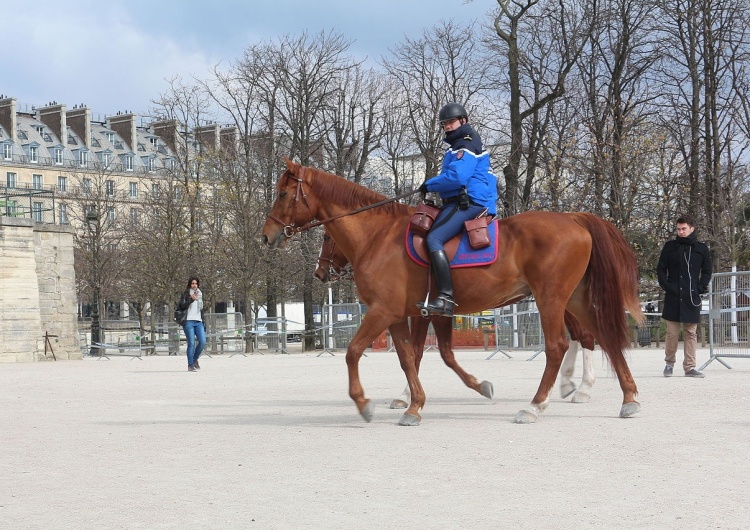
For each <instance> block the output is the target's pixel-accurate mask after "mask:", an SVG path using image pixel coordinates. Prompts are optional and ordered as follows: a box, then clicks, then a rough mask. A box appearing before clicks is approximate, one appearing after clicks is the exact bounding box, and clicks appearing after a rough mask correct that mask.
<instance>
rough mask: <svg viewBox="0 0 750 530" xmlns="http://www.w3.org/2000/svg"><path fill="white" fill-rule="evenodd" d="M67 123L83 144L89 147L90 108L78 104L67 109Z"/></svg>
mask: <svg viewBox="0 0 750 530" xmlns="http://www.w3.org/2000/svg"><path fill="white" fill-rule="evenodd" d="M66 116H67V120H68V125H69V126H70V128H71V129H73V132H74V133H76V134H77V135H78V137H79V138H80V139H81V140H83V145H85V146H86V147H87V148H88V149H91V110H89V109H88V108H86V107H84V106H80V107H78V108H75V109H73V110H69V111H68V112H67V114H66Z"/></svg>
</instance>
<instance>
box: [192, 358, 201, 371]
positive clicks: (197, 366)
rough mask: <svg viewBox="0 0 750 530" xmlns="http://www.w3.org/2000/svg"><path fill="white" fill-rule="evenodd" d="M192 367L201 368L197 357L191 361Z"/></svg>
mask: <svg viewBox="0 0 750 530" xmlns="http://www.w3.org/2000/svg"><path fill="white" fill-rule="evenodd" d="M193 368H195V369H196V370H200V369H201V365H200V364H198V359H196V360H195V361H194V362H193Z"/></svg>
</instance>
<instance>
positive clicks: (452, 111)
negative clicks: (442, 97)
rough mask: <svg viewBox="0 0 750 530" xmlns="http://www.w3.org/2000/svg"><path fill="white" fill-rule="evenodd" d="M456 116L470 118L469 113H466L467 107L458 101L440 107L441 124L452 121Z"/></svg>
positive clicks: (439, 117)
mask: <svg viewBox="0 0 750 530" xmlns="http://www.w3.org/2000/svg"><path fill="white" fill-rule="evenodd" d="M455 118H464V119H466V120H468V119H469V115H468V114H467V113H466V109H465V108H463V107H462V106H461V105H459V104H458V103H448V104H446V105H443V108H442V109H440V114H438V119H439V121H440V124H441V125H442V124H444V123H445V122H447V121H451V120H452V119H455Z"/></svg>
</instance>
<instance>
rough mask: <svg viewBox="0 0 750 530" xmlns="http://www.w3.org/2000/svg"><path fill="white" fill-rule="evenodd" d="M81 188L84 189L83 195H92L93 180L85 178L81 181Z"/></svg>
mask: <svg viewBox="0 0 750 530" xmlns="http://www.w3.org/2000/svg"><path fill="white" fill-rule="evenodd" d="M81 187H82V188H83V193H85V194H86V195H88V194H90V193H91V179H90V178H85V179H83V180H82V181H81Z"/></svg>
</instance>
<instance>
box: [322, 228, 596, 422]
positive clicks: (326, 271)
mask: <svg viewBox="0 0 750 530" xmlns="http://www.w3.org/2000/svg"><path fill="white" fill-rule="evenodd" d="M350 274H353V272H351V267H349V260H348V259H347V258H346V256H344V253H343V252H341V249H340V248H339V247H338V246H337V245H336V242H335V241H334V240H333V238H332V237H331V236H330V235H329V234H328V233H325V234H324V235H323V245H322V246H321V247H320V255H319V256H318V266H317V268H316V269H315V272H314V273H313V276H315V277H316V278H317V279H318V280H320V281H321V282H323V283H328V282H334V281H337V280H339V279H341V278H344V277H346V276H349V275H350ZM430 322H432V328H433V330H434V331H435V336H436V338H437V342H438V350H439V351H440V357H441V358H442V359H443V362H445V364H446V365H447V366H448V367H450V368H451V369H453V371H454V372H456V374H457V375H458V377H459V378H460V379H461V381H463V382H464V384H465V385H466V386H468V387H469V388H471V389H473V390H475V391H477V392H479V393H480V394H482V395H483V396H484V397H486V398H489V399H492V394H493V387H492V383H490V382H489V381H483V382H482V383H479V382H478V381H477V379H476V378H475V377H474V376H472V375H470V374H468V373H467V372H466V371H464V370H463V369H462V368H461V367H460V366H459V364H458V363H457V362H456V358H455V355H454V354H453V350H452V349H451V344H452V337H453V319H452V318H450V317H441V316H437V315H435V316H432V317H430V319H426V318H419V317H413V318H412V320H411V340H412V344H413V346H414V354H415V356H416V363H417V373H419V365H420V363H421V362H422V355H423V354H424V344H425V340H426V338H427V331H428V328H429V325H430ZM565 327H566V328H568V333H570V344H569V345H568V351H567V352H565V357H564V358H563V362H562V366H561V367H560V395H561V396H562V397H563V399H565V398H566V397H568V396H570V395H571V394H573V397H572V398H571V401H572V402H573V403H588V402H589V401H590V400H591V388H592V387H593V386H594V382H595V381H596V376H595V375H594V364H593V355H594V352H593V350H594V336H593V335H591V333H589V331H588V330H586V329H584V328H583V326H581V325H580V324H579V323H578V321H577V320H576V319H575V318H574V317H573V315H571V314H570V313H569V312H568V311H566V312H565ZM581 347H582V349H583V355H582V357H583V377H582V378H581V386H580V387H576V384H575V383H574V382H573V380H572V378H573V372H574V370H575V362H576V357H577V355H578V349H579V348H581ZM408 400H410V393H409V385H408V384H407V385H406V387H405V388H404V391H403V392H402V393H401V396H399V397H397V398H395V399H394V400H393V401H391V407H390V408H392V409H405V408H406V407H407V406H408V403H407V401H408Z"/></svg>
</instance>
